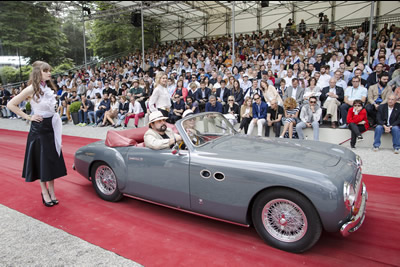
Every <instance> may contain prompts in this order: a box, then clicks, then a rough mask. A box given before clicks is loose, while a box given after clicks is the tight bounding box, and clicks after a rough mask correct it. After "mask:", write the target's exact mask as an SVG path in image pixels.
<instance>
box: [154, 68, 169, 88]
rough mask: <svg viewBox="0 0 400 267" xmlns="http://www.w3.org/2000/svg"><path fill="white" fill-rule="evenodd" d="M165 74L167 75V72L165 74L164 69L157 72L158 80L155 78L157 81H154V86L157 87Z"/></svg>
mask: <svg viewBox="0 0 400 267" xmlns="http://www.w3.org/2000/svg"><path fill="white" fill-rule="evenodd" d="M164 75H167V74H165V72H163V71H159V72H157V74H156V80H155V83H154V88H155V87H157V86H158V85H159V84H160V80H161V78H162V77H163V76H164Z"/></svg>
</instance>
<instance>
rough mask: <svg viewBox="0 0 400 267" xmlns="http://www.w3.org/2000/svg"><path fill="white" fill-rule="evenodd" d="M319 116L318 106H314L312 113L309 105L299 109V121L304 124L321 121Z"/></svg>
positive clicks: (320, 111)
mask: <svg viewBox="0 0 400 267" xmlns="http://www.w3.org/2000/svg"><path fill="white" fill-rule="evenodd" d="M321 114H322V109H321V108H320V107H319V106H318V105H315V112H314V113H313V112H312V110H311V107H310V105H309V104H307V105H304V106H303V107H302V108H301V112H300V120H301V121H302V122H305V123H307V122H310V123H311V122H314V121H319V120H320V119H321Z"/></svg>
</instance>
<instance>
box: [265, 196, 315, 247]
mask: <svg viewBox="0 0 400 267" xmlns="http://www.w3.org/2000/svg"><path fill="white" fill-rule="evenodd" d="M261 216H262V221H263V224H264V227H265V229H266V230H267V232H268V233H269V234H270V235H271V236H273V237H274V238H276V239H278V240H279V241H282V242H295V241H298V240H300V239H301V238H303V237H304V235H305V234H306V232H307V227H308V223H307V217H306V216H305V214H304V212H303V210H302V209H301V208H300V207H299V206H298V205H297V204H296V203H294V202H292V201H290V200H287V199H274V200H271V201H270V202H268V203H267V204H266V205H265V206H264V208H263V210H262V213H261Z"/></svg>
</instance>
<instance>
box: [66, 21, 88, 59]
mask: <svg viewBox="0 0 400 267" xmlns="http://www.w3.org/2000/svg"><path fill="white" fill-rule="evenodd" d="M62 32H63V33H64V34H65V36H66V38H67V41H68V42H67V45H66V51H65V57H67V58H70V59H72V60H73V62H75V63H76V64H78V65H80V64H84V61H85V60H84V50H83V49H84V46H83V27H82V22H80V23H79V24H78V23H77V22H76V21H74V20H73V19H69V20H66V21H65V22H64V23H63V24H62Z"/></svg>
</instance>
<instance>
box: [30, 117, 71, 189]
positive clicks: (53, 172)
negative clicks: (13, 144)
mask: <svg viewBox="0 0 400 267" xmlns="http://www.w3.org/2000/svg"><path fill="white" fill-rule="evenodd" d="M65 175H67V169H66V167H65V162H64V157H63V154H62V152H61V153H60V156H58V153H57V150H56V145H55V142H54V131H53V124H52V117H50V118H44V119H43V120H42V122H32V124H31V129H30V131H29V135H28V140H27V142H26V150H25V160H24V169H23V171H22V177H23V178H25V181H26V182H33V181H35V180H38V179H39V180H40V181H41V182H48V181H52V180H54V179H55V178H59V177H62V176H65Z"/></svg>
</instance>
